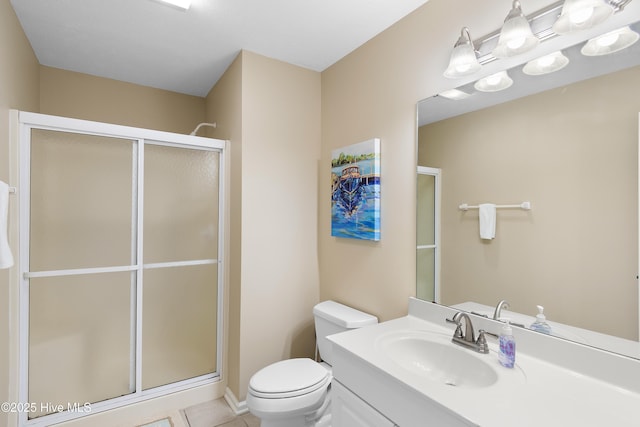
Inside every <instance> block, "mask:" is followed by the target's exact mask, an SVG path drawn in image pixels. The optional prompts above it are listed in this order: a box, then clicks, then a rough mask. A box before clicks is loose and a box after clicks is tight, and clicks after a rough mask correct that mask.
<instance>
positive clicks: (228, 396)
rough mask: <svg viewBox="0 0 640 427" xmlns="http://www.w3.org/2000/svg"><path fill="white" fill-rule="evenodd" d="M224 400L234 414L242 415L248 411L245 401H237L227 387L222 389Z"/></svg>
mask: <svg viewBox="0 0 640 427" xmlns="http://www.w3.org/2000/svg"><path fill="white" fill-rule="evenodd" d="M224 400H226V401H227V403H228V404H229V406H230V407H231V410H232V411H233V412H235V414H236V415H242V414H246V413H247V412H249V408H248V407H247V401H246V400H243V401H242V402H239V401H238V398H237V397H236V395H235V394H233V392H232V391H231V389H230V388H229V387H227V388H226V390H225V391H224Z"/></svg>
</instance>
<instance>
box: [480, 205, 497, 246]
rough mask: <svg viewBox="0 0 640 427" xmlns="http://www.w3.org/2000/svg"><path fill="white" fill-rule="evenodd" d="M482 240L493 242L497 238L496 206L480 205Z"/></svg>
mask: <svg viewBox="0 0 640 427" xmlns="http://www.w3.org/2000/svg"><path fill="white" fill-rule="evenodd" d="M478 212H479V214H478V219H479V221H480V238H481V239H487V240H491V239H493V238H494V237H496V205H494V204H492V203H483V204H481V205H478Z"/></svg>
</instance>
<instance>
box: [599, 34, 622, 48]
mask: <svg viewBox="0 0 640 427" xmlns="http://www.w3.org/2000/svg"><path fill="white" fill-rule="evenodd" d="M619 38H620V34H619V33H609V34H605V35H604V36H602V37H600V38H598V39H597V40H596V43H598V46H602V47H607V46H611V45H613V44H614V43H615V42H617V41H618V39H619Z"/></svg>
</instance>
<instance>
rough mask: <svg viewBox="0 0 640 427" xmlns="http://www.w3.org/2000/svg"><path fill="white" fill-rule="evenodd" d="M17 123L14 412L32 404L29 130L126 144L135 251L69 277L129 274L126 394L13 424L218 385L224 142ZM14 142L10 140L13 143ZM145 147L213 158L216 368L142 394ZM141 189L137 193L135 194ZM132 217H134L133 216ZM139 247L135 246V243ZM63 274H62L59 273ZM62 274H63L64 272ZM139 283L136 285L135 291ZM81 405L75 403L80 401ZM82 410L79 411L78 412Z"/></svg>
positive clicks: (45, 421)
mask: <svg viewBox="0 0 640 427" xmlns="http://www.w3.org/2000/svg"><path fill="white" fill-rule="evenodd" d="M12 116H13V117H15V120H16V121H17V123H15V122H14V124H15V125H16V129H17V132H18V135H17V139H18V142H17V145H18V146H17V153H18V185H16V187H17V194H18V195H19V197H18V199H19V208H18V209H19V215H18V217H19V221H18V228H19V232H18V233H19V242H20V243H19V262H18V266H19V269H18V273H17V274H19V278H18V283H19V290H18V306H19V315H18V317H17V320H18V340H19V342H18V358H17V360H18V363H17V365H18V366H17V368H18V381H17V386H18V390H17V394H18V402H19V404H18V407H19V408H25V409H26V408H30V407H31V406H30V405H34V404H35V403H33V402H29V400H28V399H29V391H28V381H29V377H28V375H29V372H28V367H29V279H30V278H31V277H42V276H41V274H39V273H29V246H30V242H29V239H30V234H29V232H30V226H29V224H30V147H31V131H32V130H33V129H42V130H49V131H58V132H68V133H76V134H86V135H92V136H101V137H107V138H114V139H124V140H129V141H131V142H132V149H133V151H134V154H133V170H132V173H133V175H132V179H133V182H132V184H135V187H134V193H133V195H132V198H133V200H134V202H135V203H134V204H133V206H132V220H134V221H135V223H134V224H133V225H134V228H133V229H132V236H131V239H132V245H133V244H137V246H136V256H135V264H134V263H133V262H132V263H131V265H129V266H119V267H104V268H101V267H98V268H88V269H77V270H75V271H72V272H71V273H72V274H82V272H83V271H90V272H92V273H108V272H117V271H130V272H132V274H133V273H135V276H136V280H135V284H132V287H131V295H132V298H131V301H130V305H131V311H132V315H133V314H134V311H135V319H136V321H135V323H134V324H132V325H131V332H132V339H131V348H130V351H131V361H130V390H133V391H131V392H130V393H129V394H127V395H123V396H119V397H113V398H108V399H107V400H103V401H99V402H95V403H91V404H90V405H89V407H88V409H89V410H86V408H87V407H86V406H85V407H84V408H83V407H82V406H80V407H79V408H77V409H78V410H71V411H64V412H57V413H56V412H54V413H52V414H48V415H43V416H40V417H37V418H34V419H31V420H30V419H28V415H29V413H28V410H26V411H19V413H18V425H20V426H29V427H31V426H34V427H38V426H48V425H50V424H52V423H60V422H65V421H70V420H73V419H77V418H80V417H83V416H87V415H90V414H95V413H99V412H103V411H107V410H111V409H115V408H119V407H123V406H126V405H129V404H132V403H138V402H142V401H145V400H148V399H152V398H156V397H160V396H165V395H168V394H171V393H175V392H179V391H183V390H188V389H192V388H195V387H198V386H203V385H207V384H212V383H214V382H217V381H220V380H221V378H222V372H221V371H222V363H223V348H222V346H223V342H224V335H223V334H224V327H223V319H224V311H223V305H224V304H223V302H224V295H223V290H224V277H225V275H224V268H223V266H224V263H223V259H224V253H225V252H224V249H225V236H224V230H225V226H224V225H225V218H224V211H225V201H226V200H227V199H226V186H225V168H224V167H225V148H226V145H227V141H223V140H218V139H211V138H203V137H197V136H191V135H182V134H175V133H170V132H163V131H155V130H149V129H140V128H134V127H128V126H121V125H113V124H107V123H100V122H92V121H86V120H78V119H70V118H65V117H58V116H50V115H44V114H38V113H29V112H23V111H12ZM14 139H15V138H14ZM145 145H164V146H171V147H177V148H185V149H195V150H204V151H215V152H217V153H218V155H219V158H218V182H219V186H218V242H217V243H218V245H217V259H215V260H206V261H207V262H206V263H210V264H217V327H216V328H217V330H216V341H217V342H216V367H215V371H214V372H213V373H209V374H204V375H200V376H197V377H193V378H189V379H185V380H180V381H177V382H174V383H170V384H166V385H162V386H157V387H153V388H149V389H146V390H145V389H143V384H142V343H141V337H142V326H143V325H142V303H143V295H142V292H143V290H142V288H143V286H144V285H143V280H142V274H143V271H144V269H145V268H158V267H160V265H159V264H155V263H154V264H149V265H147V264H145V263H144V260H143V258H142V250H143V248H142V246H143V244H142V243H141V242H143V240H142V239H143V236H142V230H143V220H144V218H143V208H144V206H143V196H144V183H143V181H144V180H143V177H144V146H145ZM140 189H142V191H139V190H140ZM136 214H137V215H136ZM138 243H140V244H138ZM202 263H203V262H199V261H195V262H194V261H184V262H169V263H162V264H167V265H165V266H166V267H174V266H188V265H196V264H202ZM63 272H64V271H63ZM67 273H68V271H67ZM141 284H142V286H141ZM80 404H81V402H80ZM83 409H85V410H83Z"/></svg>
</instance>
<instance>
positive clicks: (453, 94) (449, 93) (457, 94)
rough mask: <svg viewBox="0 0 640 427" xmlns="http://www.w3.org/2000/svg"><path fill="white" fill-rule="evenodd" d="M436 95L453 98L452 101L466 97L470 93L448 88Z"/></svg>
mask: <svg viewBox="0 0 640 427" xmlns="http://www.w3.org/2000/svg"><path fill="white" fill-rule="evenodd" d="M438 96H441V97H443V98H447V99H453V100H454V101H458V100H461V99H466V98H468V97H470V96H471V94H470V93H467V92H464V91H462V90H460V89H449V90H445V91H443V92H440V93H439V94H438Z"/></svg>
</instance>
